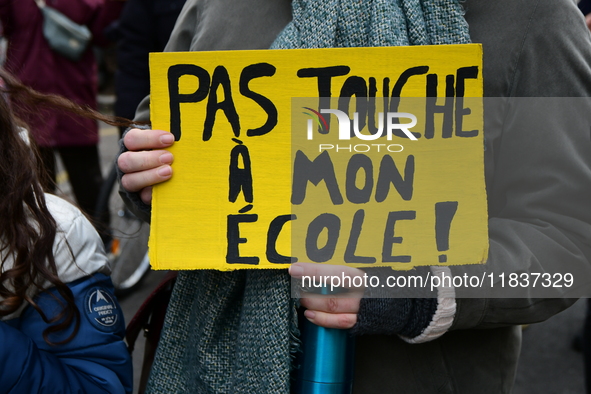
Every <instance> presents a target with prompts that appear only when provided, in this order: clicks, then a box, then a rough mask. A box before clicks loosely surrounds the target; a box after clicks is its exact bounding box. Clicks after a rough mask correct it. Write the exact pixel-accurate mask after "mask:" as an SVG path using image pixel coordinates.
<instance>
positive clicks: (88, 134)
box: [0, 0, 124, 215]
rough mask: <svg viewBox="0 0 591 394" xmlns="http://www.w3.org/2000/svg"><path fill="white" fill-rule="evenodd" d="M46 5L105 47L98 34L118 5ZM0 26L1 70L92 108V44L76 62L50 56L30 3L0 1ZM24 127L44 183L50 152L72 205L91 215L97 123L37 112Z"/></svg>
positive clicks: (108, 0) (96, 180)
mask: <svg viewBox="0 0 591 394" xmlns="http://www.w3.org/2000/svg"><path fill="white" fill-rule="evenodd" d="M46 3H47V6H50V7H52V8H55V9H56V10H58V11H60V12H61V13H63V14H64V15H66V16H67V17H68V18H70V19H71V20H72V21H74V22H76V23H78V24H81V25H86V26H87V27H88V28H89V29H90V30H91V32H92V35H93V40H92V43H91V44H92V45H106V44H107V43H108V41H107V40H106V39H105V38H104V36H103V35H102V31H103V30H104V28H105V26H107V25H108V24H109V23H110V22H111V21H113V20H114V19H115V18H116V17H118V15H119V12H120V10H121V7H122V5H123V4H124V3H123V2H121V1H113V0H47V1H46ZM0 22H1V23H2V25H3V27H4V35H5V37H6V38H7V39H8V48H7V52H6V63H5V65H4V67H5V69H6V70H7V71H9V72H10V73H11V74H13V75H15V76H16V77H17V78H18V79H19V80H20V81H21V82H22V83H24V84H25V85H27V86H30V87H32V88H33V89H35V90H37V91H39V92H42V93H52V94H59V95H61V96H64V97H67V98H68V99H70V100H72V101H74V102H76V103H78V104H80V105H82V106H88V107H90V108H93V109H96V107H97V99H96V97H97V65H96V62H95V57H94V53H93V51H92V48H91V46H92V45H89V47H88V48H87V50H86V52H85V53H84V54H83V55H82V57H81V58H80V59H79V60H78V61H72V60H69V59H67V58H66V57H64V56H62V55H60V54H59V53H57V52H54V51H53V50H52V49H51V48H50V46H49V44H48V42H47V40H46V39H45V37H44V36H43V29H42V28H43V16H42V14H41V11H40V10H39V8H38V6H37V4H36V3H35V0H19V1H14V0H0ZM29 124H30V125H31V131H32V133H33V138H34V139H35V141H36V142H37V144H38V145H39V147H40V151H41V156H42V158H43V163H44V165H45V167H46V169H47V171H48V173H49V175H50V179H52V180H53V181H54V182H53V183H55V178H56V170H55V155H54V152H57V153H59V155H60V158H61V159H62V162H63V163H64V165H65V167H66V170H67V172H68V176H69V180H70V183H71V185H72V189H73V191H74V195H75V197H76V200H77V202H78V204H79V205H80V207H81V208H82V210H83V211H84V212H86V213H88V214H91V215H92V214H93V212H94V209H95V205H96V199H97V196H98V191H99V188H100V186H101V184H102V174H101V168H100V162H99V152H98V147H97V144H98V140H99V138H98V124H97V122H96V121H94V120H92V119H83V118H76V119H75V120H74V119H72V117H71V116H70V115H67V114H64V113H60V112H57V111H47V110H39V111H36V114H33V115H31V117H30V120H29ZM54 187H55V186H54ZM52 190H53V189H52Z"/></svg>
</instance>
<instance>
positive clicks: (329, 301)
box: [289, 263, 367, 329]
mask: <svg viewBox="0 0 591 394" xmlns="http://www.w3.org/2000/svg"><path fill="white" fill-rule="evenodd" d="M289 274H290V275H291V276H292V278H294V279H300V280H301V282H302V286H303V287H304V288H305V289H310V290H312V291H304V292H303V293H302V297H301V300H300V302H301V305H302V306H304V307H305V308H306V311H305V312H304V316H306V318H307V319H308V320H310V321H311V322H312V323H314V324H317V325H319V326H322V327H326V328H340V329H348V328H351V327H353V326H354V325H355V323H357V313H358V312H359V302H360V299H361V298H362V297H363V293H364V287H363V286H356V285H355V284H357V283H360V284H362V283H363V282H364V279H365V278H367V274H366V273H365V272H364V271H362V270H360V269H357V268H353V267H344V266H340V265H322V264H314V263H296V264H292V265H291V267H290V268H289ZM321 289H326V290H328V292H329V293H332V294H326V293H325V294H321V292H320V290H321ZM313 290H317V291H315V292H314V291H313ZM335 290H345V291H335Z"/></svg>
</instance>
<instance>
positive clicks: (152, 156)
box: [117, 129, 174, 204]
mask: <svg viewBox="0 0 591 394" xmlns="http://www.w3.org/2000/svg"><path fill="white" fill-rule="evenodd" d="M123 143H124V144H125V147H126V148H127V149H129V151H128V152H125V153H123V154H122V155H121V156H119V159H118V160H117V165H118V166H119V168H120V169H121V171H123V173H124V174H125V175H123V178H121V184H122V186H123V188H124V189H125V190H127V191H130V192H140V196H141V199H142V201H143V202H144V203H145V204H150V203H151V202H152V185H155V184H158V183H161V182H164V181H167V180H169V179H170V177H171V176H172V168H171V167H170V164H172V161H173V156H172V154H171V153H170V152H168V151H166V150H164V148H168V147H170V146H172V144H173V143H174V137H173V136H172V134H170V133H169V132H166V131H162V130H140V129H131V130H129V131H128V132H127V134H125V137H124V138H123Z"/></svg>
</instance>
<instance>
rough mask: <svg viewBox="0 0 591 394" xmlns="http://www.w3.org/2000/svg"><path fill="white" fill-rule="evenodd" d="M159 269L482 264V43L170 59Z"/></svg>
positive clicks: (157, 59) (155, 71) (155, 221)
mask: <svg viewBox="0 0 591 394" xmlns="http://www.w3.org/2000/svg"><path fill="white" fill-rule="evenodd" d="M150 72H151V117H152V127H153V128H155V129H162V130H168V131H170V132H172V133H173V134H174V135H175V139H176V142H175V144H174V146H173V147H172V148H171V152H172V153H173V154H174V156H175V161H174V163H173V173H174V175H173V177H172V179H171V180H170V181H168V182H166V183H164V184H162V185H159V186H157V187H155V188H154V194H153V204H152V225H151V234H150V244H149V246H150V260H151V263H152V266H153V267H154V268H155V269H217V270H233V269H241V268H286V267H288V265H289V262H290V261H294V260H295V258H297V260H298V261H311V262H319V263H329V264H350V265H353V266H367V265H375V266H381V265H388V266H393V267H394V268H399V269H408V268H411V267H413V266H416V265H436V264H444V265H447V264H475V263H481V262H483V261H484V260H485V259H486V256H487V253H488V234H487V211H486V194H485V188H484V159H483V155H484V152H483V146H484V143H483V124H482V122H483V119H482V103H481V101H480V100H477V99H471V98H479V97H482V49H481V46H480V45H475V44H473V45H449V46H423V47H384V48H340V49H302V50H299V49H297V50H276V51H271V50H264V51H223V52H222V51H219V52H187V53H157V54H151V56H150Z"/></svg>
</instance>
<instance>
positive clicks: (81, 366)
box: [0, 195, 132, 394]
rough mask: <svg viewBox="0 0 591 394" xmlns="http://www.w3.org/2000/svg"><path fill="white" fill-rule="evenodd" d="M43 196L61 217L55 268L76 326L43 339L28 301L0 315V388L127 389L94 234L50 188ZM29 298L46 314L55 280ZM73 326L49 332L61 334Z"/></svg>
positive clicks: (53, 310) (118, 321)
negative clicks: (74, 310) (69, 300)
mask: <svg viewBox="0 0 591 394" xmlns="http://www.w3.org/2000/svg"><path fill="white" fill-rule="evenodd" d="M47 203H48V207H49V209H50V212H51V214H52V216H54V218H55V219H56V221H57V222H58V225H59V233H58V236H57V237H56V243H55V245H54V255H55V256H56V263H57V265H58V275H59V276H60V279H62V281H63V282H65V283H66V284H67V285H68V287H69V288H70V289H71V290H72V292H73V294H74V298H75V302H76V306H77V307H78V310H79V311H80V328H79V331H78V333H77V335H76V336H75V337H74V338H73V339H72V340H71V341H69V342H67V343H65V344H62V345H49V344H48V343H47V342H46V341H45V340H44V339H43V331H44V330H45V329H46V328H47V327H48V326H49V325H48V323H46V322H45V321H44V320H43V318H42V317H41V315H40V314H39V313H38V312H37V310H35V308H33V307H32V306H30V305H27V306H25V307H24V309H21V310H19V312H17V313H16V314H14V315H11V316H8V319H6V318H5V320H2V321H0V394H4V393H10V394H29V393H39V394H45V393H47V394H61V393H63V394H66V393H67V394H70V393H81V394H82V393H84V394H92V393H108V394H119V393H121V394H123V393H131V391H132V364H131V357H130V355H129V352H128V351H127V348H126V345H125V343H124V342H123V337H124V335H125V322H124V319H123V314H122V312H121V308H120V306H119V304H118V303H117V300H116V299H115V297H114V295H113V284H112V282H111V279H110V278H109V276H108V273H109V267H108V263H107V260H106V257H105V256H104V253H103V252H102V246H101V242H100V238H99V237H98V234H96V232H95V231H94V229H93V228H92V226H91V225H90V223H89V222H88V221H87V220H86V219H85V218H84V216H83V215H82V214H80V212H79V211H78V210H77V209H76V208H74V207H72V206H71V205H69V204H68V203H66V202H65V201H63V200H61V199H58V198H57V197H55V196H50V195H47ZM64 249H68V250H64ZM5 264H10V259H8V260H7V261H5ZM34 301H35V302H36V303H37V305H38V306H39V307H40V308H41V310H42V311H43V312H44V313H45V314H46V315H47V318H48V319H51V318H52V317H54V316H56V315H57V314H59V313H60V312H61V310H62V304H61V303H63V302H64V301H63V299H62V298H61V297H60V296H59V293H58V292H57V290H56V289H55V288H49V289H47V290H46V291H44V292H41V293H38V294H36V295H34ZM72 329H73V328H72V327H71V328H70V329H69V330H66V331H63V332H59V333H56V334H51V335H50V336H49V339H50V341H51V342H53V343H56V342H59V341H61V340H63V339H65V338H67V337H68V336H69V335H70V334H71V332H72Z"/></svg>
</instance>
